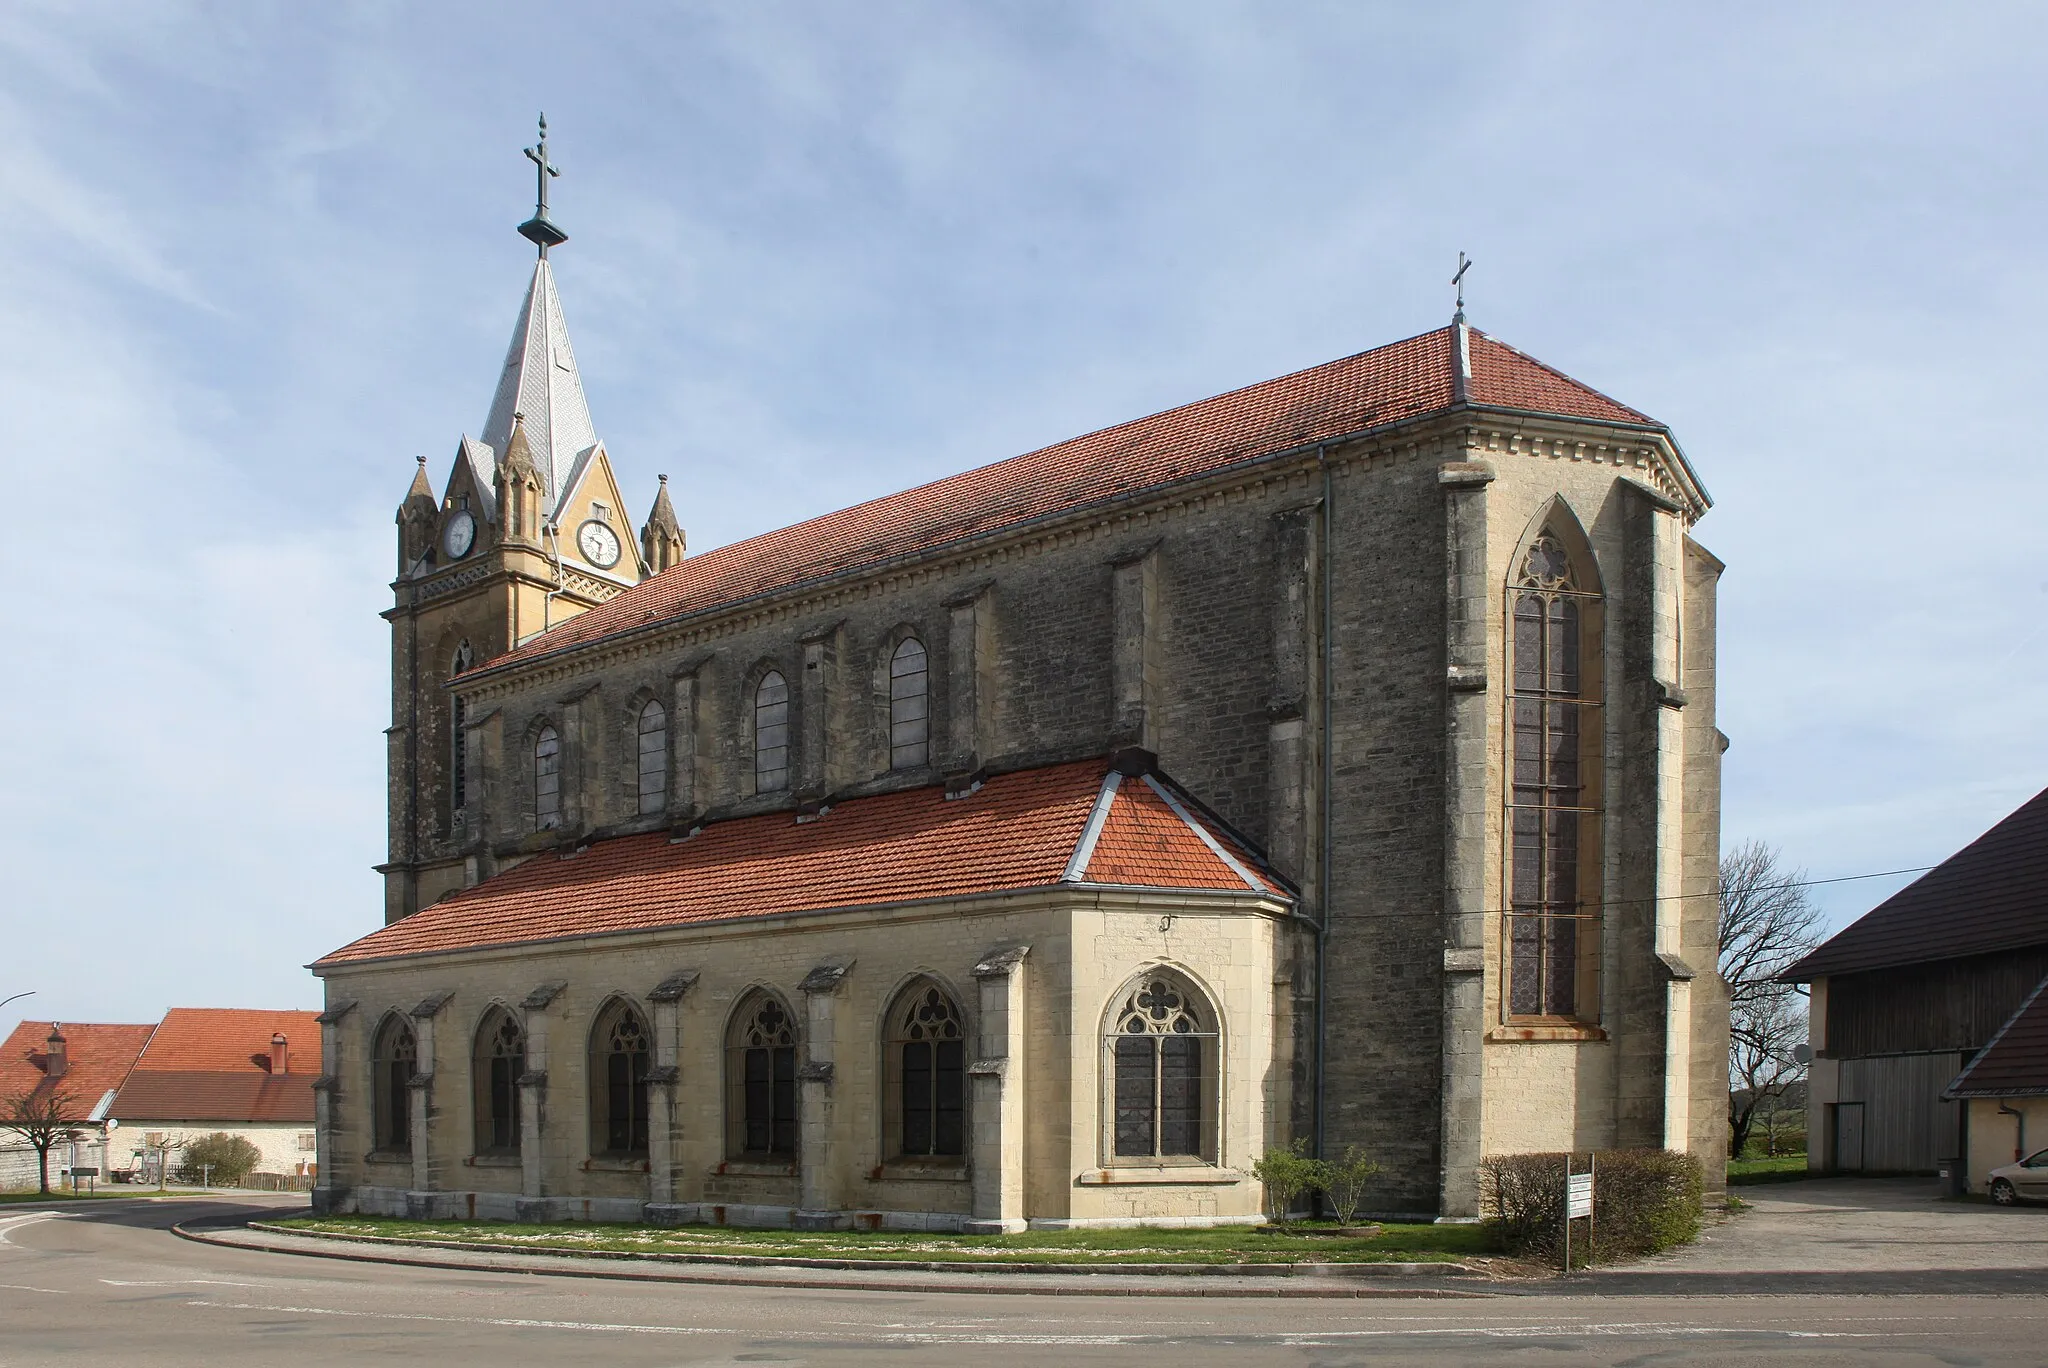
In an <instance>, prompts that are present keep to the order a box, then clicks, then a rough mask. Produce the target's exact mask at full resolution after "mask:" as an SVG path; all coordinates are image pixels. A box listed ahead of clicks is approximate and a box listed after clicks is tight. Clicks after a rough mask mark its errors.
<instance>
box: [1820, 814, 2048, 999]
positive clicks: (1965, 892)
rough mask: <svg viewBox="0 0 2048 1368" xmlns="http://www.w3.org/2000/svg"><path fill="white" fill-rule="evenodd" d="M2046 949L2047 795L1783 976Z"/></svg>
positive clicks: (1879, 967)
mask: <svg viewBox="0 0 2048 1368" xmlns="http://www.w3.org/2000/svg"><path fill="white" fill-rule="evenodd" d="M2037 945H2048V790H2044V791H2042V792H2040V793H2037V794H2035V795H2034V796H2033V797H2032V798H2029V799H2028V800H2027V801H2026V802H2025V803H2022V804H2021V805H2020V807H2019V808H2018V809H2017V810H2016V811H2014V812H2013V813H2012V814H2011V815H2010V816H2008V817H2006V818H2005V819H2004V820H2003V821H2001V822H1999V823H1998V825H1996V826H1994V827H1992V828H1991V829H1990V830H1989V831H1987V832H1985V833H1984V834H1983V835H1982V836H1979V837H1978V838H1977V839H1976V840H1974V841H1972V842H1970V844H1968V845H1966V846H1964V847H1963V848H1962V849H1961V850H1958V851H1957V852H1956V853H1955V854H1953V855H1951V856H1949V857H1948V858H1947V859H1946V860H1943V861H1942V862H1941V863H1940V864H1938V865H1936V866H1935V867H1934V868H1933V869H1930V870H1929V871H1927V873H1925V874H1922V875H1921V876H1920V877H1919V878H1918V879H1915V880H1914V881H1913V882H1912V883H1910V884H1908V885H1906V887H1904V888H1902V889H1900V890H1899V891H1898V892H1897V893H1894V894H1893V895H1892V896H1891V897H1889V898H1887V899H1885V900H1884V901H1883V902H1881V903H1879V904H1878V905H1877V906H1876V907H1874V908H1872V909H1871V910H1870V911H1868V912H1866V913H1864V914H1863V915H1862V916H1861V917H1859V918H1858V919H1857V920H1855V921H1854V922H1851V923H1850V924H1849V925H1848V926H1846V927H1844V928H1843V929H1842V930H1840V931H1838V932H1837V933H1835V935H1833V936H1832V937H1830V938H1829V939H1828V940H1827V941H1826V942H1825V943H1823V944H1822V945H1821V947H1820V948H1819V949H1817V950H1815V951H1814V952H1813V953H1812V954H1810V955H1808V956H1807V957H1806V958H1805V959H1803V960H1801V961H1799V963H1797V964H1795V965H1793V966H1792V967H1791V968H1790V969H1789V970H1787V971H1786V972H1785V975H1784V977H1785V978H1786V979H1788V980H1791V981H1793V982H1804V981H1806V980H1809V979H1815V978H1822V977H1825V976H1826V975H1829V974H1848V973H1856V972H1858V971H1861V970H1865V969H1882V968H1887V967H1890V966H1894V965H1905V964H1925V963H1929V962H1931V961H1934V960H1945V959H1961V958H1963V957H1965V956H1968V955H1985V954H1991V953H1993V952H1996V951H2000V950H2018V949H2024V948H2026V947H2029V946H2037Z"/></svg>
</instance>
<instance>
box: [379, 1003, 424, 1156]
mask: <svg viewBox="0 0 2048 1368" xmlns="http://www.w3.org/2000/svg"><path fill="white" fill-rule="evenodd" d="M418 1069H419V1046H418V1044H417V1042H416V1041H415V1040H414V1039H413V1034H412V1027H411V1025H410V1024H408V1023H407V1021H406V1019H405V1018H404V1017H402V1016H400V1015H398V1014H397V1013H396V1012H394V1013H392V1014H391V1015H390V1016H388V1017H386V1018H385V1019H384V1024H383V1025H382V1026H380V1027H378V1028H377V1039H376V1043H375V1045H373V1046H372V1047H371V1050H370V1111H371V1117H370V1133H371V1138H370V1144H371V1148H373V1149H378V1150H382V1151H383V1152H385V1153H386V1154H410V1153H412V1076H413V1074H414V1073H415V1072H417V1071H418Z"/></svg>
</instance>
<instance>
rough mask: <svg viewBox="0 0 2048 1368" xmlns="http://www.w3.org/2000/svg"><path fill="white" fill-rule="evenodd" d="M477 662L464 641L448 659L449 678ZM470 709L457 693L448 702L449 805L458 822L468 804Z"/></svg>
mask: <svg viewBox="0 0 2048 1368" xmlns="http://www.w3.org/2000/svg"><path fill="white" fill-rule="evenodd" d="M475 663H476V653H475V652H473V651H471V650H470V649H469V643H468V642H467V641H465V642H463V643H462V644H461V645H460V646H457V647H456V648H455V656H454V658H453V659H452V660H450V661H449V662H448V677H449V678H450V679H453V678H454V677H455V676H457V675H459V674H461V673H462V672H463V671H464V670H467V669H468V668H469V667H470V666H471V665H473V664H475ZM468 721H469V709H468V707H467V706H466V705H465V704H464V703H463V701H462V695H461V694H456V695H455V696H454V697H453V698H451V699H450V700H449V703H448V808H449V812H450V814H451V816H452V818H453V820H454V821H460V820H461V818H462V810H463V809H464V808H465V807H467V806H469V733H468V731H467V729H466V727H467V723H468Z"/></svg>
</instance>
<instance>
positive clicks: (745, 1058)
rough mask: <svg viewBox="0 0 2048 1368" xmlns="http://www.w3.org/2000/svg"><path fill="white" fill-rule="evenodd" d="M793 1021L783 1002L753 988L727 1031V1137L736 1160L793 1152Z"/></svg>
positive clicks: (781, 1156) (790, 1155)
mask: <svg viewBox="0 0 2048 1368" xmlns="http://www.w3.org/2000/svg"><path fill="white" fill-rule="evenodd" d="M796 1036H797V1031H796V1019H795V1018H794V1017H793V1016H791V1015H790V1011H789V1008H787V1007H785V1006H784V1005H783V1004H782V1000H781V999H780V998H777V997H775V996H773V995H772V994H769V993H763V992H756V993H754V994H753V995H752V996H750V997H749V998H748V999H747V1000H746V1001H745V1002H744V1003H742V1004H741V1006H740V1010H739V1011H738V1012H736V1013H734V1015H733V1019H732V1026H731V1028H730V1030H729V1031H728V1032H727V1035H726V1058H725V1081H726V1103H725V1110H726V1133H727V1134H726V1139H727V1147H728V1148H729V1149H730V1151H731V1152H732V1154H733V1156H734V1157H735V1158H739V1159H759V1160H777V1159H789V1158H793V1157H794V1156H795V1155H796V1138H797V1133H796V1126H797V1115H796Z"/></svg>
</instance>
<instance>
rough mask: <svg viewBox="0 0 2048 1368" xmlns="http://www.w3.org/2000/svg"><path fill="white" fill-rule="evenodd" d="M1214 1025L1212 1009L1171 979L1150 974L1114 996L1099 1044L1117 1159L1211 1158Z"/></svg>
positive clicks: (1215, 1080) (1215, 1067) (1215, 1086)
mask: <svg viewBox="0 0 2048 1368" xmlns="http://www.w3.org/2000/svg"><path fill="white" fill-rule="evenodd" d="M1216 1024H1217V1019H1216V1015H1215V1010H1214V1009H1213V1008H1212V1007H1210V1006H1209V1004H1208V1003H1207V1001H1206V1000H1205V999H1204V998H1203V997H1202V995H1201V994H1200V993H1198V992H1197V991H1196V990H1195V989H1194V987H1193V985H1191V984H1189V983H1188V982H1187V981H1186V980H1185V979H1183V978H1181V977H1180V976H1179V975H1178V974H1171V973H1167V972H1164V971H1154V972H1152V973H1149V974H1146V975H1145V976H1143V977H1142V978H1140V979H1139V980H1137V982H1135V983H1133V984H1131V985H1129V986H1128V987H1127V988H1126V989H1125V990H1124V992H1123V993H1122V994H1121V995H1120V996H1119V998H1118V999H1117V1001H1116V1003H1115V1005H1114V1007H1113V1009H1112V1011H1111V1013H1110V1019H1109V1021H1108V1023H1107V1026H1108V1029H1107V1031H1106V1032H1105V1033H1104V1041H1103V1046H1104V1049H1103V1054H1104V1063H1105V1073H1106V1074H1107V1079H1108V1084H1109V1086H1108V1088H1107V1089H1106V1091H1107V1092H1108V1093H1109V1096H1108V1098H1107V1099H1106V1101H1107V1102H1108V1104H1109V1106H1108V1110H1109V1113H1110V1136H1109V1139H1110V1146H1109V1148H1110V1152H1111V1153H1112V1154H1113V1155H1114V1156H1115V1157H1116V1158H1117V1159H1120V1160H1126V1161H1129V1160H1146V1159H1151V1160H1162V1159H1180V1160H1187V1159H1209V1160H1213V1159H1214V1158H1215V1154H1216V1109H1217V1101H1218V1092H1219V1078H1218V1065H1219V1062H1220V1061H1219V1059H1218V1044H1219V1037H1218V1035H1217V1029H1216Z"/></svg>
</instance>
